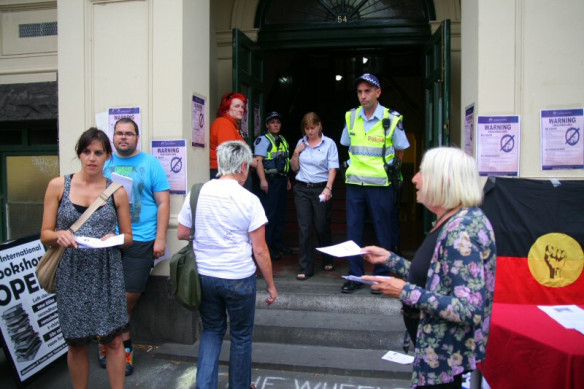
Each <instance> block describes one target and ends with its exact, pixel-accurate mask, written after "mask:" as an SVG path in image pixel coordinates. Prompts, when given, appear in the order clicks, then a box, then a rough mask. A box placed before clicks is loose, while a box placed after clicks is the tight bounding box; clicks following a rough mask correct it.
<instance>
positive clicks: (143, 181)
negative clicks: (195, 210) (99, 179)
mask: <svg viewBox="0 0 584 389" xmlns="http://www.w3.org/2000/svg"><path fill="white" fill-rule="evenodd" d="M114 172H115V173H117V174H119V175H121V176H126V177H130V178H131V179H132V180H133V183H132V199H131V203H130V215H131V216H132V234H133V235H134V240H135V241H138V242H150V241H153V240H154V239H156V225H157V214H158V205H157V204H156V199H155V198H154V193H155V192H163V191H165V190H170V185H169V184H168V179H167V178H166V173H165V172H164V169H163V168H162V165H161V164H160V162H159V161H158V160H157V159H156V158H155V157H154V156H152V155H150V154H147V153H142V152H140V153H138V154H136V155H134V156H133V157H130V158H121V157H119V156H117V155H116V154H112V157H111V158H110V159H109V160H108V161H107V162H106V163H105V166H104V167H103V175H104V176H106V177H107V178H111V175H112V173H114Z"/></svg>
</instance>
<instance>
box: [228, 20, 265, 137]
mask: <svg viewBox="0 0 584 389" xmlns="http://www.w3.org/2000/svg"><path fill="white" fill-rule="evenodd" d="M263 88H264V54H263V50H262V48H261V47H260V46H259V45H258V44H257V43H256V42H254V41H252V40H251V39H250V38H249V37H247V36H246V35H245V34H244V33H243V32H242V31H240V30H238V29H237V28H234V29H233V90H234V91H235V92H239V93H243V95H245V96H246V97H247V109H248V111H247V136H246V139H245V140H246V142H247V143H248V144H249V145H250V146H251V145H252V144H253V141H254V139H255V138H256V136H258V135H259V133H257V132H261V131H262V127H261V124H262V118H263V117H264V89H263Z"/></svg>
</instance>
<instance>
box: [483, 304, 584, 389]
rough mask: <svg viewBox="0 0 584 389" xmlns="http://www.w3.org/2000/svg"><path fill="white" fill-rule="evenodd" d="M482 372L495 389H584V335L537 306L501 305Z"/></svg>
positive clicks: (495, 312) (495, 309) (496, 306)
mask: <svg viewBox="0 0 584 389" xmlns="http://www.w3.org/2000/svg"><path fill="white" fill-rule="evenodd" d="M580 307H581V308H584V306H580ZM481 370H482V371H483V375H484V376H485V378H486V380H487V382H488V383H489V385H490V386H491V388H492V389H506V388H509V389H517V388H529V389H537V388H541V389H582V388H584V335H583V334H581V333H580V332H578V331H576V330H568V329H565V328H564V327H563V326H562V325H560V324H559V323H558V322H556V321H555V320H554V319H552V318H551V317H549V316H548V315H547V314H546V313H545V312H543V311H542V310H541V309H539V308H538V307H537V306H536V305H516V304H498V303H496V304H494V306H493V315H492V321H491V330H490V335H489V341H488V344H487V358H486V360H485V361H484V363H483V364H482V368H481Z"/></svg>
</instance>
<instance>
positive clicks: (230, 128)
mask: <svg viewBox="0 0 584 389" xmlns="http://www.w3.org/2000/svg"><path fill="white" fill-rule="evenodd" d="M246 112H247V99H246V98H245V96H244V95H242V94H241V93H237V92H230V93H226V94H225V95H223V97H222V98H221V104H220V105H219V108H218V109H217V119H215V120H214V121H213V123H212V124H211V131H210V136H209V144H210V145H211V150H210V153H209V158H210V161H209V162H210V166H209V168H210V178H211V179H213V178H215V177H216V176H217V146H219V145H220V144H221V143H223V142H227V141H230V140H241V141H244V142H245V140H244V139H243V137H242V136H241V129H240V127H239V122H240V121H241V120H242V119H243V115H245V114H246Z"/></svg>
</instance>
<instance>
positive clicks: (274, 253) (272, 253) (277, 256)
mask: <svg viewBox="0 0 584 389" xmlns="http://www.w3.org/2000/svg"><path fill="white" fill-rule="evenodd" d="M270 258H272V261H277V260H279V259H281V258H282V254H280V253H279V252H278V251H270Z"/></svg>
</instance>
